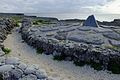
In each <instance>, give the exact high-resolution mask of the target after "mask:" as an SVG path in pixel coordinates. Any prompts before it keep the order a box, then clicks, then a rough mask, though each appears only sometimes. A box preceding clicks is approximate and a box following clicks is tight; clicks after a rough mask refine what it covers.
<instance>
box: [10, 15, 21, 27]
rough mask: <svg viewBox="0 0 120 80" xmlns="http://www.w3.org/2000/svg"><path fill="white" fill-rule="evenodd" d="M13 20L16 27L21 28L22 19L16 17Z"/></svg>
mask: <svg viewBox="0 0 120 80" xmlns="http://www.w3.org/2000/svg"><path fill="white" fill-rule="evenodd" d="M12 19H13V20H14V22H15V26H16V27H19V26H20V25H19V23H20V22H21V19H22V18H21V17H18V16H16V17H12Z"/></svg>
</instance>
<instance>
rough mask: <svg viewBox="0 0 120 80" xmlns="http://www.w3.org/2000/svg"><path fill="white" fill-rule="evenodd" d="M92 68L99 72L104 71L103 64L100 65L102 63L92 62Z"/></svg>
mask: <svg viewBox="0 0 120 80" xmlns="http://www.w3.org/2000/svg"><path fill="white" fill-rule="evenodd" d="M90 66H91V67H92V68H94V69H95V70H98V71H99V70H102V69H103V67H102V64H100V63H95V62H91V63H90Z"/></svg>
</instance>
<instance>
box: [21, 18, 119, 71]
mask: <svg viewBox="0 0 120 80" xmlns="http://www.w3.org/2000/svg"><path fill="white" fill-rule="evenodd" d="M22 25H23V26H22V27H21V36H22V38H23V39H24V40H25V41H26V42H27V43H28V44H29V45H31V46H33V47H35V48H37V49H42V51H44V53H45V54H53V56H56V55H57V56H59V57H62V59H64V60H70V61H74V62H75V63H77V64H81V63H83V62H84V63H86V64H92V65H94V66H99V67H101V68H102V69H109V70H111V71H112V69H113V67H114V68H115V69H118V70H120V65H119V64H120V51H119V50H118V49H117V50H114V47H112V48H113V49H111V48H110V47H109V45H111V44H110V43H109V40H111V41H112V40H114V39H111V38H108V37H105V34H106V35H107V34H108V33H109V31H113V30H111V29H109V30H106V29H104V28H89V27H87V28H86V27H85V28H84V27H80V26H58V27H52V28H51V27H50V28H48V27H47V26H46V27H40V28H38V27H32V25H31V21H30V20H28V19H24V20H23V23H22ZM71 28H72V29H73V28H74V30H71V31H67V30H68V29H71ZM41 29H42V30H43V29H44V30H45V31H41ZM48 29H51V30H48ZM46 30H47V31H46ZM106 32H108V33H106ZM48 34H51V35H49V36H48ZM56 35H57V37H56ZM113 35H114V34H113ZM115 35H116V34H115ZM118 35H119V34H118ZM114 37H116V36H114ZM116 38H118V37H116ZM111 46H113V45H111ZM112 63H114V65H113V66H111V65H112Z"/></svg>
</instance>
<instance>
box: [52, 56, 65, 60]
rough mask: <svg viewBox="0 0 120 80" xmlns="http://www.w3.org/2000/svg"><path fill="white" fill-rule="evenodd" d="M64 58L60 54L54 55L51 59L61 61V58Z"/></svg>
mask: <svg viewBox="0 0 120 80" xmlns="http://www.w3.org/2000/svg"><path fill="white" fill-rule="evenodd" d="M64 59H65V57H64V56H62V55H55V56H54V57H53V60H57V61H62V60H64Z"/></svg>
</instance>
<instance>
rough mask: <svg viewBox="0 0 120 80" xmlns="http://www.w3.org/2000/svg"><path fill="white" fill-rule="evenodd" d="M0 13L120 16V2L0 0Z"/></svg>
mask: <svg viewBox="0 0 120 80" xmlns="http://www.w3.org/2000/svg"><path fill="white" fill-rule="evenodd" d="M0 12H24V13H86V14H87V13H106V14H107V13H110V14H120V0H0Z"/></svg>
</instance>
